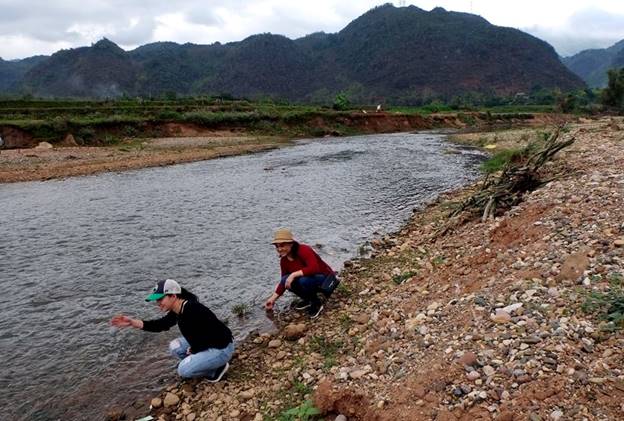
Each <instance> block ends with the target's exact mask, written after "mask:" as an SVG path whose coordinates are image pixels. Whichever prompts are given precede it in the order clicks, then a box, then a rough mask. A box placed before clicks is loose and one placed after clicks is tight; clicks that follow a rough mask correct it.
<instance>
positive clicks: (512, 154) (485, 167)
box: [480, 148, 524, 174]
mask: <svg viewBox="0 0 624 421" xmlns="http://www.w3.org/2000/svg"><path fill="white" fill-rule="evenodd" d="M523 151H524V149H523V148H515V149H506V150H503V151H500V152H497V153H495V154H494V155H493V156H492V157H491V158H489V159H488V160H487V161H485V162H483V163H482V164H481V167H480V168H481V171H483V172H485V173H487V174H491V173H495V172H498V171H501V170H502V169H503V168H505V166H506V165H509V163H511V162H513V161H514V160H517V159H518V158H521V157H522V156H523Z"/></svg>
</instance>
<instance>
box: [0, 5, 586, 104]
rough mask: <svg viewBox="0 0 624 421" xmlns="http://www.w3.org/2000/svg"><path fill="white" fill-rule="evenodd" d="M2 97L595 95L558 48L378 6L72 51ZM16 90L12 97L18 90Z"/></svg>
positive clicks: (505, 31)
mask: <svg viewBox="0 0 624 421" xmlns="http://www.w3.org/2000/svg"><path fill="white" fill-rule="evenodd" d="M11 77H12V78H13V82H12V83H11V85H8V84H7V83H6V82H5V80H3V79H6V78H7V76H5V75H4V74H3V73H1V68H0V89H2V90H4V91H5V92H6V91H8V90H9V89H12V90H13V91H14V92H18V93H30V94H33V95H37V96H61V97H114V96H119V95H122V94H127V95H148V96H150V95H151V96H155V95H162V94H165V93H173V92H175V93H177V94H181V95H197V94H211V95H222V94H228V95H232V96H235V97H248V98H258V97H273V98H283V99H288V100H291V101H327V100H330V99H331V98H333V97H334V96H335V95H336V93H338V92H340V91H345V92H346V93H347V94H348V95H349V97H350V98H351V99H352V100H354V101H357V102H377V101H382V100H386V101H393V102H394V103H418V102H421V101H422V100H426V99H431V98H451V97H454V96H458V95H462V94H465V93H480V94H485V95H513V94H515V93H517V92H530V91H531V90H533V89H539V88H559V89H561V90H564V91H566V90H571V89H576V88H581V87H583V86H584V84H583V82H582V81H581V79H580V78H579V77H578V76H576V75H574V74H573V73H572V72H570V71H569V70H568V69H567V68H566V67H565V66H564V65H563V64H562V63H561V62H560V61H559V58H558V56H557V54H556V53H555V51H554V49H553V48H552V47H551V46H550V45H548V44H547V43H546V42H544V41H542V40H540V39H537V38H535V37H533V36H531V35H528V34H526V33H524V32H521V31H519V30H516V29H511V28H503V27H497V26H494V25H491V24H490V23H488V22H487V21H486V20H485V19H483V18H481V17H479V16H476V15H472V14H467V13H457V12H447V11H445V10H444V9H441V8H436V9H433V10H432V11H430V12H427V11H425V10H422V9H419V8H417V7H415V6H409V7H400V8H396V7H394V6H392V5H390V4H387V5H384V6H380V7H376V8H374V9H372V10H370V11H369V12H367V13H365V14H364V15H362V16H360V17H359V18H357V19H356V20H354V21H353V22H351V23H350V24H349V25H347V27H345V28H344V29H343V30H341V31H340V32H338V33H335V34H325V33H315V34H311V35H308V36H306V37H303V38H299V39H296V40H291V39H289V38H286V37H284V36H280V35H272V34H261V35H254V36H251V37H249V38H247V39H245V40H243V41H240V42H233V43H228V44H220V43H215V44H212V45H194V44H184V45H179V44H175V43H170V42H163V43H154V44H149V45H145V46H142V47H139V48H137V49H135V50H133V51H128V52H126V51H124V50H122V49H121V48H119V47H118V46H117V45H115V44H114V43H113V42H111V41H109V40H106V39H104V40H101V41H99V42H97V43H96V44H94V45H92V46H91V47H82V48H76V49H71V50H62V51H59V52H57V53H55V54H53V55H52V56H51V57H49V58H46V59H45V60H44V61H42V62H39V63H36V64H34V65H33V66H31V68H30V70H28V71H27V72H25V73H23V74H22V75H17V76H15V75H14V76H11V75H9V76H8V78H11ZM9 86H10V87H12V88H9Z"/></svg>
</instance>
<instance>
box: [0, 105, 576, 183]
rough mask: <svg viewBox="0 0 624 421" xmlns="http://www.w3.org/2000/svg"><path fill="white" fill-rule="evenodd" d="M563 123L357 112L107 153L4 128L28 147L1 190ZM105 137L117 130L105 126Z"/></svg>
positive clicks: (179, 132)
mask: <svg viewBox="0 0 624 421" xmlns="http://www.w3.org/2000/svg"><path fill="white" fill-rule="evenodd" d="M562 118H566V117H562V116H559V115H555V114H487V113H448V114H431V115H428V116H421V115H417V114H398V113H385V112H382V113H364V112H354V113H351V114H348V115H342V114H341V115H339V116H338V117H336V116H332V117H331V118H329V117H326V116H325V117H324V116H320V115H317V116H313V117H311V118H309V119H307V120H305V121H301V122H298V126H297V128H296V129H293V128H292V127H291V128H287V127H281V128H280V125H281V124H282V123H272V124H273V126H271V127H272V128H271V130H265V132H269V131H272V132H280V131H281V132H283V133H284V134H281V135H276V134H266V133H263V131H259V130H258V129H257V128H252V127H244V126H230V127H219V128H209V127H203V126H200V125H197V124H173V123H167V124H162V125H159V127H151V128H150V131H149V133H152V134H154V133H156V134H158V137H123V138H122V140H120V141H118V142H117V143H115V144H113V145H107V146H78V144H77V143H76V140H75V138H74V136H73V134H72V133H71V132H67V133H66V134H65V135H64V137H63V139H62V141H59V142H58V143H54V144H48V143H47V142H46V143H39V142H38V141H37V138H34V137H33V136H32V135H30V134H28V133H27V132H24V131H23V130H18V129H15V128H8V127H4V131H5V133H8V134H5V135H4V138H5V141H6V142H7V144H13V145H24V146H26V145H28V146H29V147H16V148H13V149H5V150H1V151H0V183H10V182H20V181H35V180H49V179H55V178H63V177H72V176H80V175H89V174H96V173H100V172H108V171H126V170H134V169H139V168H146V167H155V166H164V165H174V164H180V163H186V162H193V161H201V160H206V159H213V158H220V157H225V156H232V155H242V154H247V153H254V152H259V151H266V150H269V149H274V148H278V147H282V146H286V145H291V144H293V140H294V139H297V138H302V137H323V136H327V135H334V136H335V135H355V134H372V133H391V132H405V131H414V130H430V129H454V130H463V131H474V130H484V129H489V130H491V129H495V128H498V129H500V128H509V127H517V126H535V125H543V124H546V123H549V122H555V121H558V120H560V119H562ZM0 129H2V127H0ZM9 129H10V130H9ZM277 129H280V130H277ZM106 130H107V131H114V130H115V129H114V127H110V126H107V127H106ZM119 130H121V128H120V129H119ZM124 130H126V129H124ZM35 145H36V146H35Z"/></svg>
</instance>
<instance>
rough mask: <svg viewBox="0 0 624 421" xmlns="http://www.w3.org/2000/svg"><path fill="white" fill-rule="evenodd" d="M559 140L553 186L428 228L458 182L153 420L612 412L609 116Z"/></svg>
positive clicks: (612, 156) (618, 255)
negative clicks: (310, 309) (315, 300)
mask: <svg viewBox="0 0 624 421" xmlns="http://www.w3.org/2000/svg"><path fill="white" fill-rule="evenodd" d="M525 134H526V138H525ZM530 136H531V133H530V132H527V131H525V132H522V133H520V132H517V133H515V134H514V133H511V134H509V133H508V134H505V133H486V134H481V135H473V137H472V138H471V137H464V139H463V140H464V141H466V142H473V143H474V142H475V141H476V140H478V141H479V142H481V143H483V142H485V143H486V144H496V142H497V141H501V142H502V140H501V139H504V141H505V142H509V143H512V140H513V141H515V142H516V143H523V142H525V141H526V140H528V139H529V137H530ZM565 136H574V137H575V139H576V141H575V143H574V144H573V145H572V146H571V147H569V148H568V149H565V150H564V151H562V152H561V153H560V154H559V155H558V156H557V158H556V159H555V161H554V162H552V163H551V164H550V165H548V166H547V167H546V171H547V174H544V176H546V177H552V178H553V179H554V180H553V181H551V182H549V183H547V184H546V185H544V186H543V187H541V188H539V189H538V190H535V191H533V192H532V193H530V194H528V195H527V196H526V197H525V200H524V201H523V202H522V203H521V204H520V205H518V206H516V207H514V208H512V209H511V210H509V211H507V212H506V213H504V214H503V215H501V216H498V217H496V218H495V219H494V220H488V221H485V222H482V221H480V220H469V221H465V222H464V223H462V224H459V225H456V226H454V227H453V228H452V229H450V230H441V229H440V228H442V227H444V226H445V224H446V223H447V222H448V218H447V217H446V215H447V213H448V210H449V209H450V208H451V206H452V203H454V202H457V200H459V199H460V198H461V197H462V196H465V195H466V194H468V193H469V189H467V190H465V191H461V192H455V193H453V194H449V195H445V196H443V197H441V198H439V199H438V200H437V201H436V202H435V203H432V204H430V205H429V206H427V207H426V208H425V209H423V210H422V211H420V212H418V213H416V214H415V215H414V217H413V219H412V220H411V221H410V223H409V224H408V225H407V226H406V227H405V228H404V229H402V230H401V231H400V232H399V233H397V235H395V236H392V237H388V238H386V239H384V240H380V241H375V242H374V246H375V252H374V255H373V257H372V258H370V259H362V260H356V261H353V262H350V263H349V264H348V265H347V267H346V269H345V270H344V271H343V273H342V280H343V281H342V285H341V287H340V288H339V290H338V291H337V292H336V293H335V295H334V296H333V297H332V299H331V300H330V301H329V302H328V303H327V306H326V310H325V312H324V313H323V316H322V317H321V318H320V319H318V320H316V321H313V322H311V321H309V320H308V319H307V318H306V317H304V315H302V314H299V313H296V312H295V311H294V310H287V309H285V310H283V311H281V312H278V313H277V314H275V318H276V325H277V327H278V328H277V330H276V331H275V332H269V333H262V334H257V335H253V336H252V337H250V338H248V340H247V341H246V342H245V343H243V344H241V345H240V346H239V349H238V351H237V353H236V356H235V358H234V359H233V360H232V362H231V365H232V367H231V369H230V371H229V373H228V376H227V378H226V380H225V381H222V382H220V383H217V384H210V383H207V382H204V381H190V382H187V381H185V382H181V383H179V384H174V385H171V386H169V387H167V388H166V390H164V391H163V392H162V393H161V394H160V395H159V396H157V397H155V398H154V399H152V401H151V405H152V407H153V409H152V410H151V413H152V415H153V416H154V417H155V418H156V419H162V420H174V419H176V420H188V421H193V420H197V419H205V420H272V419H287V420H295V419H310V418H306V417H305V414H306V412H310V413H311V412H314V411H313V410H312V406H314V407H316V408H318V410H319V412H320V414H321V415H319V417H320V418H322V419H327V420H334V419H336V420H338V419H341V420H344V419H349V420H421V419H422V420H429V419H436V420H455V419H462V420H474V419H498V420H514V419H527V418H529V419H531V420H563V419H579V420H581V419H589V420H594V419H596V420H603V419H604V420H607V419H608V420H611V419H619V418H621V416H622V413H624V404H623V403H622V402H624V371H623V369H622V367H623V366H624V334H623V333H622V330H619V329H618V328H617V327H618V326H617V325H616V324H614V323H613V322H609V321H608V320H605V318H604V317H601V315H602V316H604V314H605V312H606V311H607V310H609V309H611V308H612V307H611V306H612V305H616V304H618V303H619V305H622V306H624V302H622V301H620V300H624V299H623V298H622V289H621V288H622V284H624V261H623V259H624V122H623V121H622V120H621V119H620V120H616V119H612V118H603V119H600V120H597V121H591V122H589V121H586V122H584V123H582V124H576V125H573V126H572V127H571V130H570V131H569V132H568V133H566V134H565ZM442 232H444V233H442ZM618 294H619V295H618ZM618 297H619V298H618ZM612 316H613V315H612ZM620 316H621V315H620ZM615 320H616V321H617V315H616V319H615ZM121 415H122V414H120V413H116V414H112V413H111V414H110V417H111V418H115V417H119V416H121Z"/></svg>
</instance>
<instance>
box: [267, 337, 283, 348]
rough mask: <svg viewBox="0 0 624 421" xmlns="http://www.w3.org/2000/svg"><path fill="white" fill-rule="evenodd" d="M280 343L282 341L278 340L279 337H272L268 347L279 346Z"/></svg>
mask: <svg viewBox="0 0 624 421" xmlns="http://www.w3.org/2000/svg"><path fill="white" fill-rule="evenodd" d="M281 344H282V341H280V340H279V339H273V340H272V341H271V342H269V348H279V347H280V345H281Z"/></svg>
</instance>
